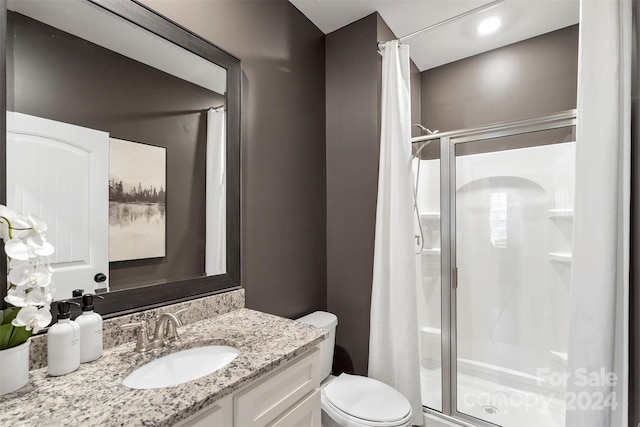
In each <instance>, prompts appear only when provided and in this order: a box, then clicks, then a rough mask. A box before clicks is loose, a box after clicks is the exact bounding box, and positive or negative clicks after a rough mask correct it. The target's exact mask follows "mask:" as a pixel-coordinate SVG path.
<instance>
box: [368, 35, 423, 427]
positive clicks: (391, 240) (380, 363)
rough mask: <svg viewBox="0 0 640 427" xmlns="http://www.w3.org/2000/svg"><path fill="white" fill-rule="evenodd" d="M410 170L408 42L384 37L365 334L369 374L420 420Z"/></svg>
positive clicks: (415, 423)
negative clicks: (368, 315) (402, 398)
mask: <svg viewBox="0 0 640 427" xmlns="http://www.w3.org/2000/svg"><path fill="white" fill-rule="evenodd" d="M412 177H413V175H412V170H411V98H410V91H409V47H408V46H406V45H399V43H398V42H397V41H390V42H387V43H386V44H385V46H384V50H383V59H382V127H381V137H380V167H379V176H378V205H377V210H376V234H375V254H374V266H373V288H372V296H371V332H370V336H369V376H370V377H371V378H375V379H377V380H380V381H382V382H384V383H386V384H388V385H390V386H392V387H394V388H395V389H396V390H398V391H400V393H402V394H403V395H404V396H405V397H406V398H407V399H408V400H409V402H410V403H411V407H412V409H413V421H412V422H413V424H414V425H422V424H423V421H422V420H423V418H422V404H421V399H420V370H419V356H418V322H417V315H416V312H417V308H416V307H417V306H416V280H417V277H416V254H415V245H414V242H415V232H414V215H413V193H412V188H413V187H412V185H413V182H412Z"/></svg>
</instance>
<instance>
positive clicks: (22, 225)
mask: <svg viewBox="0 0 640 427" xmlns="http://www.w3.org/2000/svg"><path fill="white" fill-rule="evenodd" d="M31 232H32V228H31V224H30V223H29V221H28V220H27V219H26V218H24V217H22V216H20V215H17V216H15V217H14V218H12V219H11V237H12V238H13V239H26V238H28V237H29V236H30V235H31Z"/></svg>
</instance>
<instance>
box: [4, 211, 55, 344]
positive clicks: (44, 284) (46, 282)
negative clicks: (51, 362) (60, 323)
mask: <svg viewBox="0 0 640 427" xmlns="http://www.w3.org/2000/svg"><path fill="white" fill-rule="evenodd" d="M46 231H47V224H46V223H45V222H44V221H43V220H42V219H40V218H38V217H37V216H35V215H28V216H23V215H18V214H16V213H15V212H14V211H12V210H11V209H9V208H7V207H6V206H3V205H0V238H1V239H2V240H4V241H5V245H4V247H5V253H6V254H7V258H8V261H9V262H8V271H7V282H8V284H9V289H8V290H7V295H6V297H5V298H4V300H5V301H6V302H7V303H9V304H10V305H12V306H14V307H18V308H19V310H18V314H17V316H16V317H15V318H14V319H13V320H12V321H11V324H12V325H13V326H14V327H24V328H25V329H26V330H27V331H31V330H33V332H34V333H36V332H38V331H39V330H41V329H42V328H44V327H46V326H47V325H49V323H51V313H50V310H51V302H52V301H53V295H54V293H55V288H54V287H53V281H52V275H53V269H52V268H51V267H50V265H49V258H48V257H49V256H50V255H51V254H53V252H54V248H53V245H51V244H50V243H49V242H47V240H46V238H45V232H46Z"/></svg>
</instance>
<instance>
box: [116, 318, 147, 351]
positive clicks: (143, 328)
mask: <svg viewBox="0 0 640 427" xmlns="http://www.w3.org/2000/svg"><path fill="white" fill-rule="evenodd" d="M120 328H121V329H124V330H127V329H137V330H138V334H137V341H136V348H135V349H134V351H136V352H138V353H144V352H145V351H148V350H150V341H149V332H148V331H147V324H146V323H145V322H144V321H142V322H135V323H126V324H124V325H122V326H120Z"/></svg>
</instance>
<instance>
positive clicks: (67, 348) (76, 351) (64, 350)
mask: <svg viewBox="0 0 640 427" xmlns="http://www.w3.org/2000/svg"><path fill="white" fill-rule="evenodd" d="M71 304H75V305H78V306H79V305H80V304H78V303H75V302H71V301H60V302H59V303H58V322H57V323H55V324H54V325H53V326H51V327H50V328H49V331H48V332H47V372H48V373H49V375H51V376H59V375H65V374H68V373H70V372H73V371H75V370H76V369H78V368H79V367H80V326H78V324H77V323H76V322H74V321H73V320H71V310H70V305H71Z"/></svg>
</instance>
